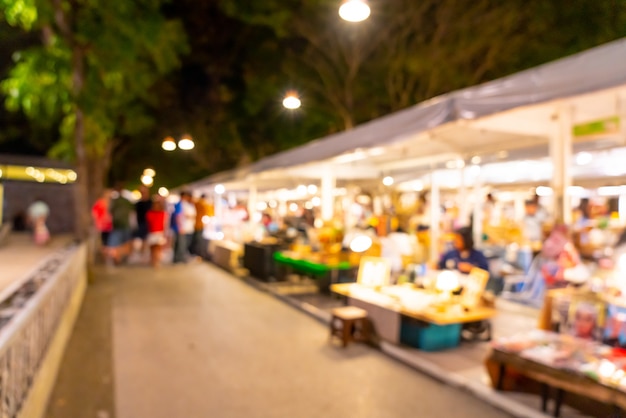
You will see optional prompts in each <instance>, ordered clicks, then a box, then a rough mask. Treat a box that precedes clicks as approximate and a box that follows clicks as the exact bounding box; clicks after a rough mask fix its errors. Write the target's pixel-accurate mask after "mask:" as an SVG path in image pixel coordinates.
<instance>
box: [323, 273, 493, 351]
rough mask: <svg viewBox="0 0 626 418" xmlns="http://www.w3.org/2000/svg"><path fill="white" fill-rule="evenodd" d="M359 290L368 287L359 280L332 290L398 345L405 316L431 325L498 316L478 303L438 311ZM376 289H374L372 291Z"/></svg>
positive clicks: (385, 336) (383, 335)
mask: <svg viewBox="0 0 626 418" xmlns="http://www.w3.org/2000/svg"><path fill="white" fill-rule="evenodd" d="M359 289H361V290H366V291H367V289H368V288H366V287H365V286H361V285H359V284H356V283H341V284H334V285H331V287H330V290H331V292H333V293H336V294H338V295H342V296H345V297H346V298H347V303H348V305H351V306H357V307H359V308H362V309H365V310H366V311H367V312H368V316H369V318H370V320H371V321H372V322H373V323H374V325H375V328H376V332H377V334H378V336H379V337H380V338H382V339H384V340H386V341H389V342H392V343H396V344H399V343H400V342H401V341H400V329H401V323H402V318H403V317H406V318H411V319H413V320H416V321H420V322H422V323H424V324H425V325H426V326H428V325H437V326H446V325H453V324H468V323H475V322H479V321H485V320H487V319H490V318H492V317H494V316H495V315H496V313H497V312H496V310H495V309H493V308H489V307H484V306H477V307H476V308H473V309H471V310H469V311H462V312H458V311H454V312H450V311H448V312H439V311H437V309H435V308H426V309H422V310H412V309H409V308H407V307H406V306H403V305H402V304H401V303H400V302H399V301H398V300H397V299H394V298H393V297H392V296H388V295H385V294H383V293H379V292H377V293H379V294H380V297H379V298H378V297H377V298H376V300H373V299H371V298H364V297H362V296H361V297H360V296H359V294H358V293H359V292H358V291H359ZM371 291H372V292H374V290H373V289H372V290H371ZM410 292H416V293H418V294H425V295H429V294H432V293H430V292H428V291H425V290H420V289H411V290H410Z"/></svg>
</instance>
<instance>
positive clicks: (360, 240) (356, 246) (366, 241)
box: [350, 235, 373, 253]
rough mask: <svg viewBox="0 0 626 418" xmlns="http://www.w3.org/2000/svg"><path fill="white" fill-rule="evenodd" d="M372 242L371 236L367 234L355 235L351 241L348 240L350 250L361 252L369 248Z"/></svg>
mask: <svg viewBox="0 0 626 418" xmlns="http://www.w3.org/2000/svg"><path fill="white" fill-rule="evenodd" d="M372 244H373V242H372V238H370V237H368V236H367V235H357V236H356V237H355V238H354V239H353V240H352V241H350V250H352V251H353V252H355V253H363V252H365V251H367V250H369V249H370V248H371V246H372Z"/></svg>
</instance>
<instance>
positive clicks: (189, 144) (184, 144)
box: [178, 135, 196, 151]
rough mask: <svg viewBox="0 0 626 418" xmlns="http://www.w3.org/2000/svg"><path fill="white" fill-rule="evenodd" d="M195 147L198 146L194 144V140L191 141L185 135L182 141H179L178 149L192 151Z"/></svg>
mask: <svg viewBox="0 0 626 418" xmlns="http://www.w3.org/2000/svg"><path fill="white" fill-rule="evenodd" d="M195 145H196V144H194V142H193V139H191V137H190V136H189V135H184V136H183V137H182V138H181V139H180V141H178V148H180V149H182V150H183V151H189V150H192V149H193V147H195Z"/></svg>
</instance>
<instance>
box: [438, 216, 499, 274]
mask: <svg viewBox="0 0 626 418" xmlns="http://www.w3.org/2000/svg"><path fill="white" fill-rule="evenodd" d="M453 246H454V248H453V249H451V250H450V251H448V252H447V253H445V254H444V255H443V256H442V257H441V259H440V260H439V263H438V267H439V269H448V270H458V271H459V272H461V273H465V274H467V273H469V272H470V270H471V269H473V268H474V267H478V268H480V269H483V270H486V271H489V265H488V262H487V258H486V257H485V255H484V254H483V253H482V251H480V250H477V249H475V248H474V238H473V236H472V229H471V228H469V227H463V228H459V229H457V230H456V231H455V232H454V241H453Z"/></svg>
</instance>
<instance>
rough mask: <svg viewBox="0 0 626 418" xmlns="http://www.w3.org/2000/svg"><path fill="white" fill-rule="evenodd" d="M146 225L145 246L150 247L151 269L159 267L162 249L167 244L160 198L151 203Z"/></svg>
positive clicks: (163, 205) (165, 221)
mask: <svg viewBox="0 0 626 418" xmlns="http://www.w3.org/2000/svg"><path fill="white" fill-rule="evenodd" d="M146 223H147V224H148V236H147V237H146V244H147V245H148V246H149V247H150V263H151V264H152V266H153V267H159V266H160V265H161V259H162V256H163V247H164V246H165V244H166V242H167V239H166V236H165V231H166V229H167V212H166V211H165V203H164V202H163V199H161V198H160V197H157V198H155V199H154V200H153V201H152V207H151V208H150V210H148V212H147V213H146Z"/></svg>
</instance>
